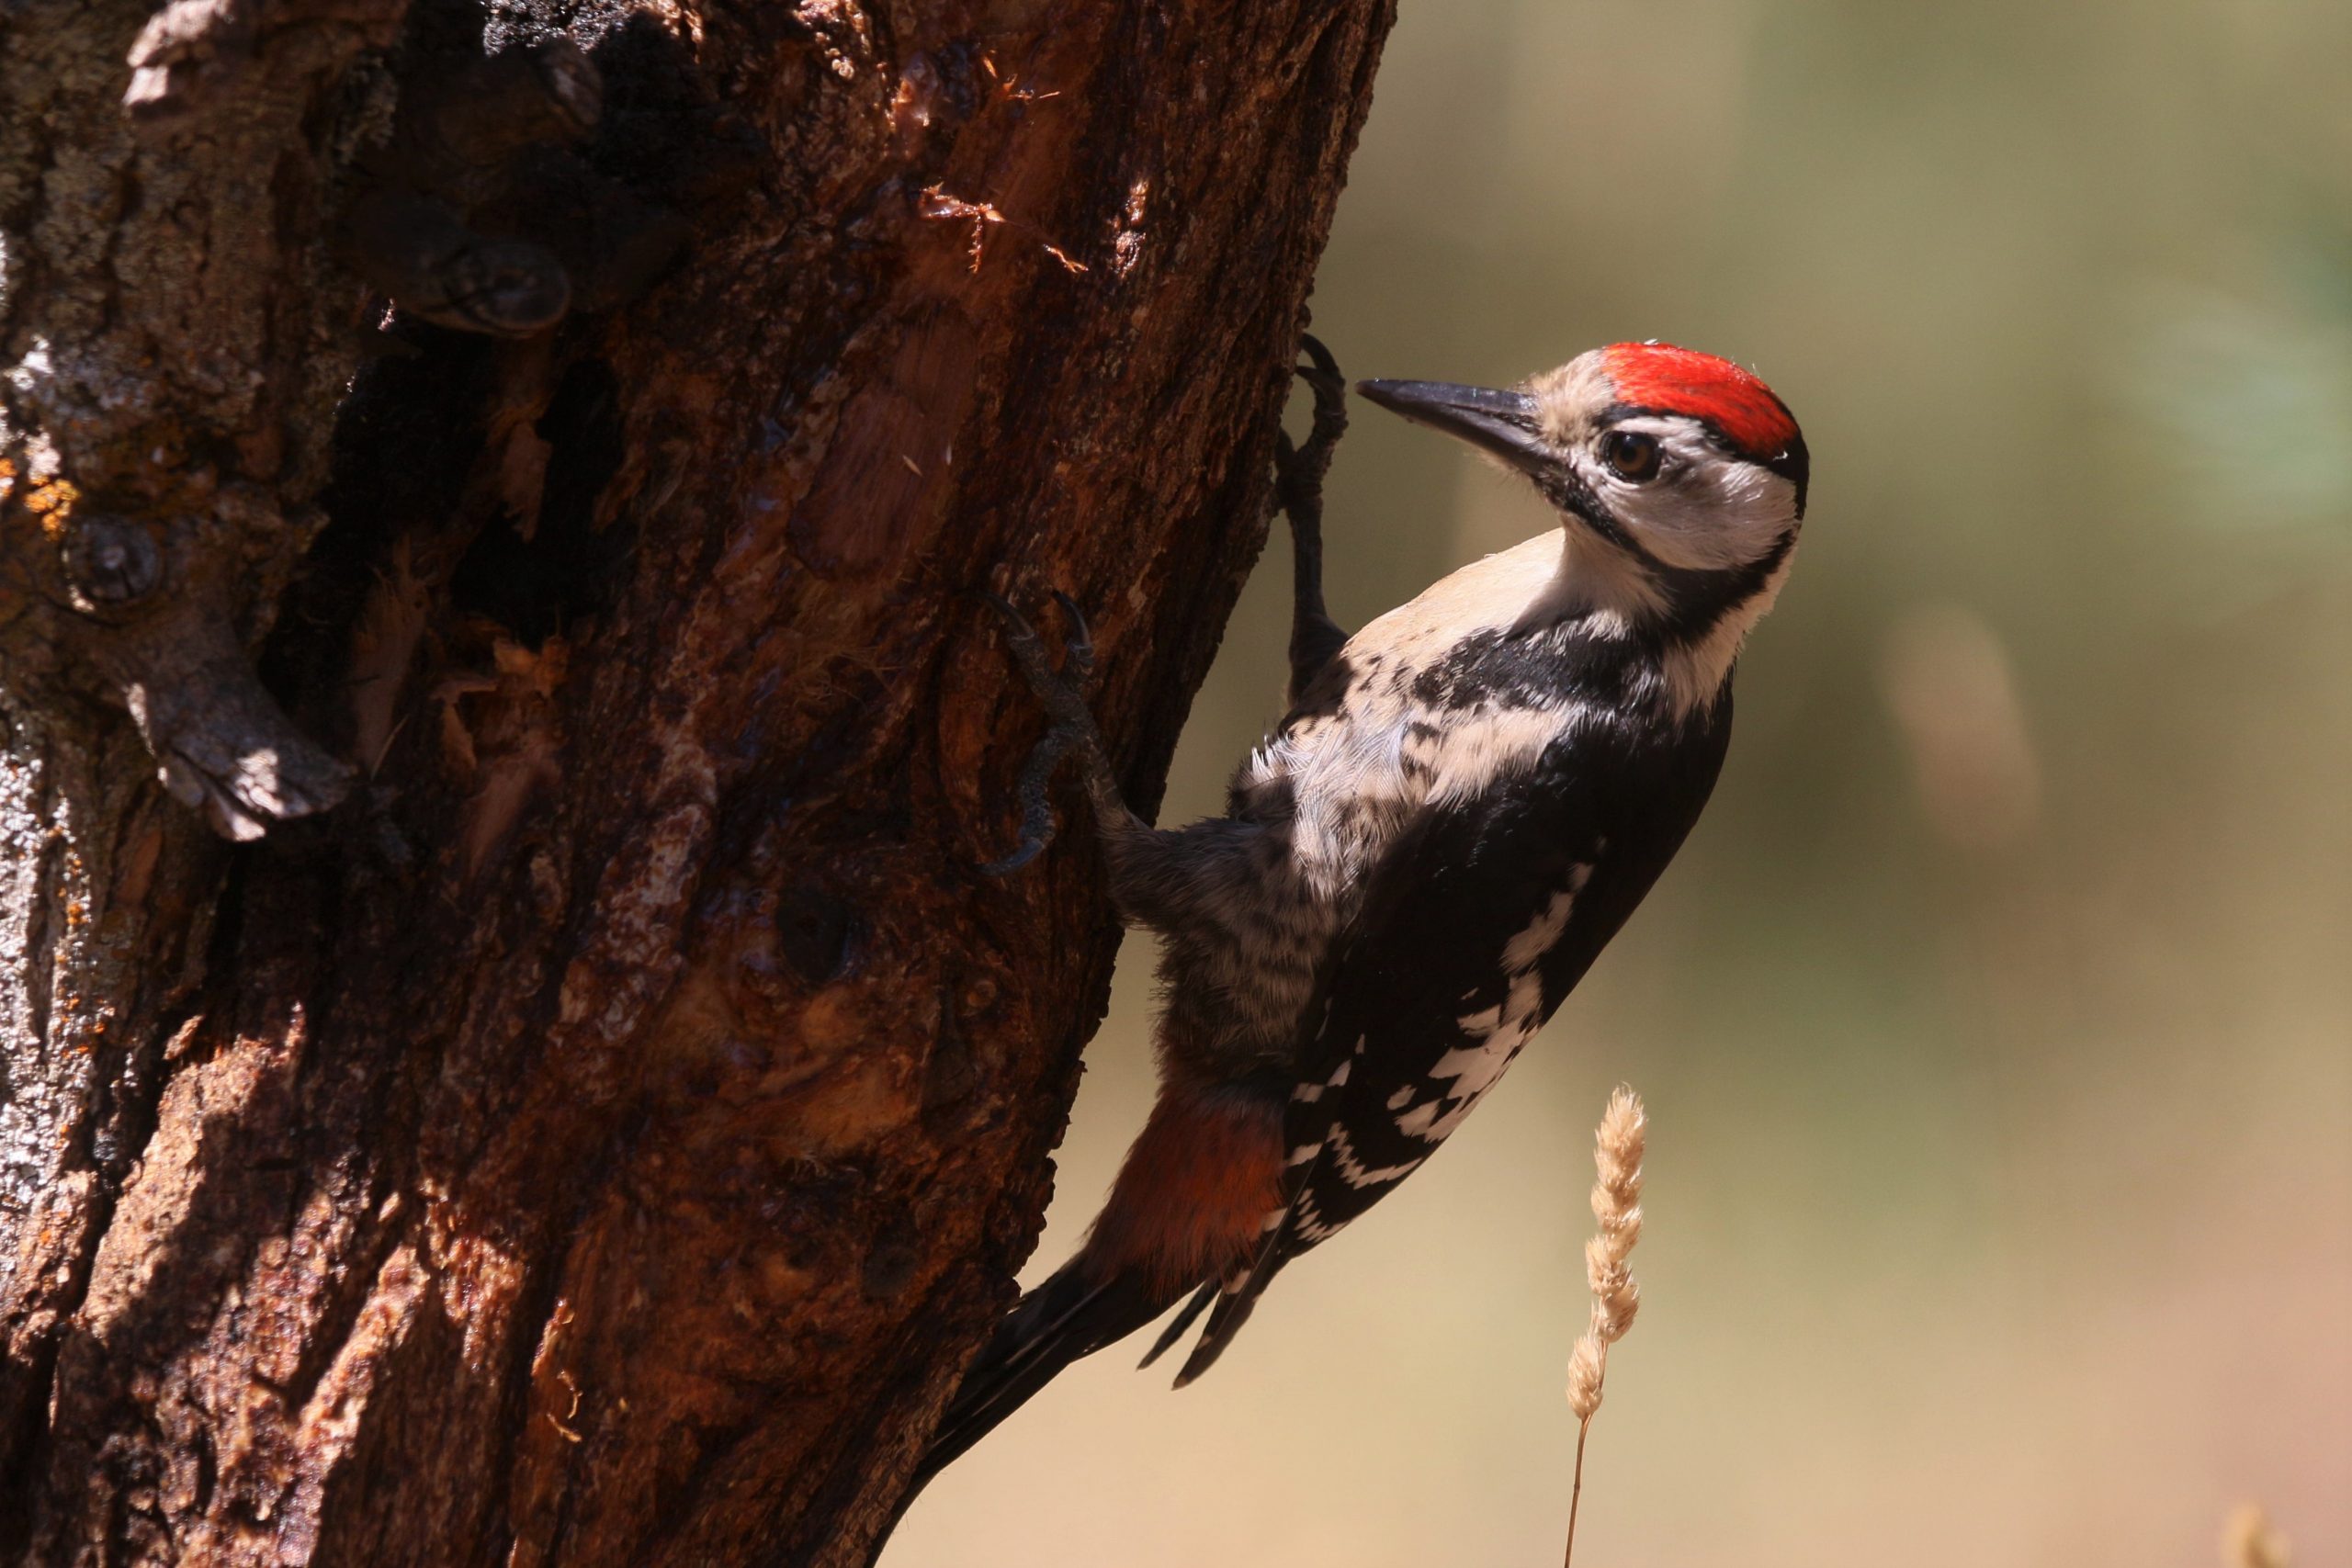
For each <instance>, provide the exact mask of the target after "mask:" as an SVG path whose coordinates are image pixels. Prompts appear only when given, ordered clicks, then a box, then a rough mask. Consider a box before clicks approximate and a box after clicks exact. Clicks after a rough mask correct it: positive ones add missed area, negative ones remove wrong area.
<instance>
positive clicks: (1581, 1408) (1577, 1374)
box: [1568, 1334, 1608, 1421]
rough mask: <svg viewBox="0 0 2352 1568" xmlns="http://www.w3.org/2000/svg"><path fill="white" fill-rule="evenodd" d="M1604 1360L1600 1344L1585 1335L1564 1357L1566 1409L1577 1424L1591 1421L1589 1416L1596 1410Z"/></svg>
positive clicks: (1604, 1367)
mask: <svg viewBox="0 0 2352 1568" xmlns="http://www.w3.org/2000/svg"><path fill="white" fill-rule="evenodd" d="M1607 1360H1608V1358H1607V1357H1606V1355H1605V1354H1604V1353H1603V1352H1602V1350H1601V1348H1600V1340H1598V1339H1595V1338H1594V1337H1592V1336H1591V1335H1589V1334H1587V1335H1583V1336H1581V1337H1578V1338H1577V1348H1575V1349H1574V1350H1573V1351H1571V1352H1570V1353H1569V1355H1568V1408H1569V1409H1571V1410H1573V1411H1575V1412H1576V1413H1577V1420H1579V1421H1589V1420H1591V1419H1592V1413H1593V1412H1594V1411H1596V1410H1598V1409H1600V1379H1601V1374H1602V1372H1603V1371H1605V1370H1606V1367H1607Z"/></svg>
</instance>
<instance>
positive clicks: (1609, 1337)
mask: <svg viewBox="0 0 2352 1568" xmlns="http://www.w3.org/2000/svg"><path fill="white" fill-rule="evenodd" d="M1648 1132H1649V1117H1648V1115H1647V1114H1646V1113H1645V1111H1643V1110H1642V1099H1641V1096H1639V1095H1637V1094H1635V1093H1634V1091H1633V1090H1632V1089H1628V1088H1626V1087H1625V1086H1624V1085H1623V1084H1620V1085H1618V1086H1617V1089H1616V1090H1615V1091H1614V1092H1613V1093H1611V1095H1610V1097H1609V1108H1608V1109H1607V1110H1606V1111H1602V1112H1601V1113H1600V1128H1599V1129H1598V1130H1597V1131H1596V1132H1595V1133H1594V1134H1593V1140H1592V1164H1593V1170H1594V1179H1593V1183H1592V1218H1593V1222H1594V1232H1593V1237H1592V1239H1591V1240H1590V1241H1589V1242H1587V1243H1585V1247H1584V1271H1585V1279H1586V1280H1587V1281H1588V1282H1589V1284H1590V1285H1591V1287H1592V1317H1591V1321H1590V1322H1589V1325H1587V1326H1586V1328H1585V1331H1584V1334H1583V1336H1582V1337H1579V1338H1578V1339H1577V1345H1576V1349H1575V1350H1574V1351H1572V1352H1571V1353H1570V1354H1569V1357H1568V1408H1569V1409H1571V1410H1573V1411H1575V1412H1576V1414H1577V1466H1576V1481H1575V1483H1574V1486H1573V1488H1572V1489H1571V1490H1570V1492H1569V1494H1568V1545H1567V1551H1566V1555H1565V1556H1564V1557H1563V1558H1562V1559H1561V1562H1562V1564H1563V1568H1566V1564H1568V1563H1571V1562H1574V1561H1575V1560H1576V1553H1577V1504H1579V1503H1580V1502H1582V1501H1583V1499H1584V1439H1585V1435H1586V1433H1587V1432H1589V1430H1590V1429H1591V1427H1592V1417H1593V1413H1594V1412H1595V1411H1597V1410H1599V1409H1600V1385H1601V1382H1602V1381H1603V1380H1604V1379H1605V1378H1606V1377H1607V1376H1608V1375H1609V1347H1611V1345H1614V1344H1615V1343H1617V1341H1618V1340H1620V1339H1623V1337H1625V1331H1626V1330H1627V1329H1629V1328H1631V1327H1633V1326H1634V1313H1635V1312H1636V1311H1638V1310H1639V1309H1640V1307H1641V1304H1642V1291H1641V1287H1640V1286H1639V1285H1636V1284H1635V1283H1634V1272H1633V1267H1632V1258H1633V1253H1634V1243H1635V1242H1636V1241H1639V1240H1640V1239H1641V1235H1642V1148H1643V1145H1644V1143H1645V1140H1646V1138H1647V1135H1648Z"/></svg>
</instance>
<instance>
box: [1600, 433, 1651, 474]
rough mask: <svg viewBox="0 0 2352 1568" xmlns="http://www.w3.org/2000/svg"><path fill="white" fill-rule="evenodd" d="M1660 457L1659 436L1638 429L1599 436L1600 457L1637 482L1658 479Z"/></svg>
mask: <svg viewBox="0 0 2352 1568" xmlns="http://www.w3.org/2000/svg"><path fill="white" fill-rule="evenodd" d="M1658 457H1659V452H1658V446H1657V436H1655V435H1644V434H1642V433H1641V432H1640V431H1638V430H1612V431H1611V432H1610V433H1609V434H1606V435H1604V436H1602V437H1601V438H1600V460H1601V461H1602V462H1604V463H1606V464H1608V465H1609V467H1610V468H1611V469H1613V470H1614V471H1615V472H1616V475H1617V477H1618V478H1619V479H1630V480H1631V481H1633V482H1634V484H1640V483H1641V482H1642V481H1643V480H1645V479H1656V478H1657V465H1658Z"/></svg>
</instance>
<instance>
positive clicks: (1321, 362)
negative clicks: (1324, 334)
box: [1292, 333, 1347, 391]
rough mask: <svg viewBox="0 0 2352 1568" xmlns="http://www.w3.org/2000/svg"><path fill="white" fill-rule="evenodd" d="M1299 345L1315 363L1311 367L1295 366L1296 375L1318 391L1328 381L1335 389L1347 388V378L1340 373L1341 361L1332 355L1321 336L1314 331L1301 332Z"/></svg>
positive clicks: (1294, 372)
mask: <svg viewBox="0 0 2352 1568" xmlns="http://www.w3.org/2000/svg"><path fill="white" fill-rule="evenodd" d="M1298 346H1299V347H1300V349H1302V350H1303V351H1304V352H1305V353H1306V357H1307V358H1308V359H1310V360H1312V361H1314V364H1313V367H1311V368H1310V367H1306V366H1295V367H1293V371H1292V373H1293V374H1294V375H1295V376H1297V378H1299V379H1300V380H1302V381H1304V382H1306V384H1307V385H1308V386H1310V387H1313V388H1314V389H1316V390H1317V391H1321V390H1322V389H1323V388H1324V385H1325V383H1327V382H1328V383H1329V385H1330V387H1331V388H1332V389H1334V390H1339V391H1344V390H1345V389H1346V387H1347V378H1345V377H1343V376H1341V375H1340V362H1339V361H1338V360H1337V359H1334V358H1333V357H1332V356H1331V351H1330V350H1329V349H1328V348H1326V347H1324V346H1323V340H1322V339H1321V338H1319V337H1317V336H1316V335H1315V334H1314V333H1299V334H1298Z"/></svg>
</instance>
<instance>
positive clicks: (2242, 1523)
mask: <svg viewBox="0 0 2352 1568" xmlns="http://www.w3.org/2000/svg"><path fill="white" fill-rule="evenodd" d="M2288 1561H2289V1559H2288V1556H2287V1538H2286V1537H2285V1536H2282V1535H2280V1534H2279V1533H2278V1530H2276V1529H2273V1528H2272V1527H2271V1523H2270V1516H2269V1515H2268V1514H2267V1513H2265V1512H2264V1511H2263V1507H2262V1505H2261V1504H2259V1503H2245V1504H2241V1505H2240V1506H2238V1507H2237V1508H2236V1509H2235V1510H2234V1511H2233V1513H2232V1514H2231V1515H2230V1525H2229V1529H2226V1530H2224V1531H2223V1532H2222V1563H2223V1564H2224V1565H2225V1568H2287V1565H2288Z"/></svg>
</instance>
